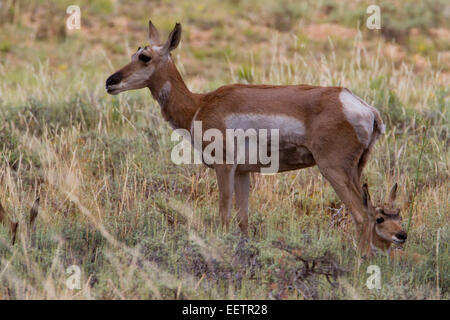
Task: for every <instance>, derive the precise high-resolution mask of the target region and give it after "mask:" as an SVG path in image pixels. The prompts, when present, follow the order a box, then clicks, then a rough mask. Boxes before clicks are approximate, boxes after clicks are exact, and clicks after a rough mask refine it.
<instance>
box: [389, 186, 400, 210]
mask: <svg viewBox="0 0 450 320" xmlns="http://www.w3.org/2000/svg"><path fill="white" fill-rule="evenodd" d="M397 189H398V185H397V183H395V184H394V185H393V186H392V189H391V192H389V204H390V205H393V204H394V201H395V198H397Z"/></svg>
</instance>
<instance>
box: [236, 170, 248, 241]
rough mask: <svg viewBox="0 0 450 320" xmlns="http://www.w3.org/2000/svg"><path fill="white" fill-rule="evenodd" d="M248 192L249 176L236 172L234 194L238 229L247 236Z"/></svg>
mask: <svg viewBox="0 0 450 320" xmlns="http://www.w3.org/2000/svg"><path fill="white" fill-rule="evenodd" d="M249 191H250V174H249V173H248V172H236V175H235V177H234V192H235V194H236V209H237V218H238V223H239V228H240V229H241V232H242V233H243V234H245V235H247V232H248V194H249Z"/></svg>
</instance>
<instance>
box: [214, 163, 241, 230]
mask: <svg viewBox="0 0 450 320" xmlns="http://www.w3.org/2000/svg"><path fill="white" fill-rule="evenodd" d="M214 169H215V171H216V176H217V184H218V186H219V214H220V218H221V221H222V225H223V226H224V227H225V230H226V231H228V229H229V225H230V217H231V206H232V200H233V185H234V173H235V170H236V167H235V166H234V165H226V164H221V165H216V166H215V168H214Z"/></svg>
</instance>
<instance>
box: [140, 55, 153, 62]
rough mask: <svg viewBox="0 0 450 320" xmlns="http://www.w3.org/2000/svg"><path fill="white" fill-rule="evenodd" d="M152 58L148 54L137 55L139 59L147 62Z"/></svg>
mask: <svg viewBox="0 0 450 320" xmlns="http://www.w3.org/2000/svg"><path fill="white" fill-rule="evenodd" d="M151 59H152V58H150V57H149V56H146V55H145V54H140V55H139V60H141V61H143V62H149V61H150V60H151Z"/></svg>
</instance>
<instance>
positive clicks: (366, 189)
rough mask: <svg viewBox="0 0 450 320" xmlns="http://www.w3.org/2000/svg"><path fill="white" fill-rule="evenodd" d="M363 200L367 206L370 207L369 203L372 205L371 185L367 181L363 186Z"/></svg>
mask: <svg viewBox="0 0 450 320" xmlns="http://www.w3.org/2000/svg"><path fill="white" fill-rule="evenodd" d="M362 200H363V205H364V207H365V208H369V205H372V203H371V201H370V194H369V187H368V186H367V183H364V185H363V187H362Z"/></svg>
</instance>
